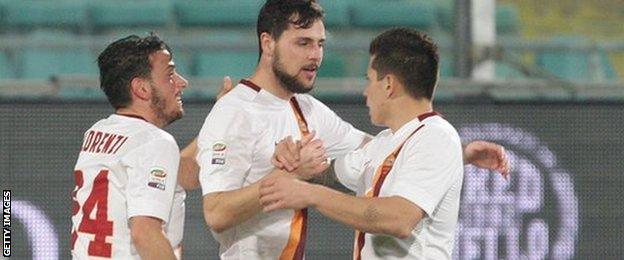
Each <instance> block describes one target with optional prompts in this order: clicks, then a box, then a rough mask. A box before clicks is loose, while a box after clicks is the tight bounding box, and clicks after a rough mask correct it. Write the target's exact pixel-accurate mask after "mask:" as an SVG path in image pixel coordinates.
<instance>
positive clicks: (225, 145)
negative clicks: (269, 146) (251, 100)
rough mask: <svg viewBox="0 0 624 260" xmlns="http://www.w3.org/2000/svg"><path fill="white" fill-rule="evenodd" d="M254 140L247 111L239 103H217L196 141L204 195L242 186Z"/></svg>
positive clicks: (249, 165)
mask: <svg viewBox="0 0 624 260" xmlns="http://www.w3.org/2000/svg"><path fill="white" fill-rule="evenodd" d="M254 140H255V139H254V137H253V134H252V127H251V117H250V116H249V114H248V113H246V112H245V111H244V110H242V109H241V108H239V107H234V106H232V105H227V104H223V103H217V106H215V107H214V108H213V110H212V111H211V112H210V114H208V117H207V118H206V121H205V122H204V125H203V126H202V129H201V131H200V132H199V137H198V141H197V144H198V148H199V152H198V154H197V162H198V164H199V166H200V175H199V182H200V184H201V187H202V193H203V195H206V194H208V193H211V192H219V191H229V190H234V189H239V188H242V187H243V183H244V180H245V178H246V177H247V175H248V174H249V170H250V168H251V160H252V152H253V148H254Z"/></svg>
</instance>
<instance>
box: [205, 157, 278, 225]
mask: <svg viewBox="0 0 624 260" xmlns="http://www.w3.org/2000/svg"><path fill="white" fill-rule="evenodd" d="M285 175H287V173H286V172H284V171H281V170H278V169H276V170H273V171H272V172H271V173H270V174H269V175H267V176H265V177H264V178H263V179H261V180H260V181H258V182H256V183H253V184H251V185H249V186H246V187H243V188H240V189H236V190H231V191H221V192H213V193H208V194H206V195H204V202H203V203H204V219H205V221H206V224H207V225H208V226H210V228H211V229H212V230H213V231H214V232H217V233H220V232H223V231H225V230H227V229H229V228H231V227H233V226H235V225H238V224H240V223H242V222H244V221H246V220H248V219H249V218H251V217H253V216H255V215H256V214H258V213H259V212H261V211H262V206H261V205H260V201H259V197H260V189H259V188H260V183H261V181H262V180H264V179H267V178H271V177H277V176H285Z"/></svg>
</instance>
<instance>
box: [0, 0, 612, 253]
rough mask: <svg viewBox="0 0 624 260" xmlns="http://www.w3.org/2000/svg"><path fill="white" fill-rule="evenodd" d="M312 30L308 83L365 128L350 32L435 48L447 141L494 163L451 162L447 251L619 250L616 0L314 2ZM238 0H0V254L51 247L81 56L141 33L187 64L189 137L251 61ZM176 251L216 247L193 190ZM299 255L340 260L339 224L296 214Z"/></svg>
mask: <svg viewBox="0 0 624 260" xmlns="http://www.w3.org/2000/svg"><path fill="white" fill-rule="evenodd" d="M319 2H320V3H321V5H322V6H323V7H324V9H325V12H326V19H325V25H326V28H327V34H328V41H327V45H326V46H327V47H326V49H325V56H324V60H323V63H322V65H321V69H320V72H319V79H318V80H317V83H316V88H315V90H314V91H313V93H314V95H315V96H316V97H318V98H319V99H321V100H322V101H324V102H325V103H327V104H328V105H329V106H330V107H331V108H332V109H334V110H335V111H336V112H337V113H338V114H339V115H340V116H341V117H342V118H343V119H345V120H346V121H348V122H351V123H352V124H354V125H355V126H356V127H358V128H360V129H362V130H365V131H367V132H369V133H371V134H376V133H377V132H378V131H379V130H380V129H379V128H376V127H373V126H372V125H371V124H370V123H369V119H368V113H367V110H366V107H365V106H364V105H363V104H364V103H363V98H362V95H361V92H362V91H363V88H364V83H365V81H364V73H365V68H366V65H367V62H368V44H369V42H370V41H371V40H372V39H373V38H374V37H375V36H376V35H377V34H379V33H380V32H382V31H383V30H384V29H388V28H391V27H394V26H407V27H413V28H417V29H419V30H422V31H424V32H426V33H427V34H429V35H430V36H431V37H432V38H433V39H434V40H435V41H436V42H437V43H438V44H439V47H440V53H441V72H440V74H441V82H440V84H439V86H438V88H437V90H436V94H435V103H436V107H437V110H439V111H440V112H442V114H443V115H444V116H445V117H446V118H447V119H448V120H449V121H450V122H451V123H453V124H454V125H455V126H456V128H457V129H458V130H459V132H460V135H461V136H462V139H463V141H464V142H465V143H466V142H468V141H470V140H476V139H481V140H490V141H494V142H497V143H500V144H502V145H504V146H505V147H506V149H507V151H508V154H509V157H510V159H511V161H512V166H513V167H512V168H513V170H512V177H511V178H510V180H509V181H506V180H504V179H503V178H502V177H500V176H499V175H497V174H496V173H493V172H489V171H482V170H478V169H475V168H473V167H471V166H467V167H466V177H465V180H464V187H463V193H462V196H463V197H462V208H461V211H460V221H459V228H458V233H457V236H456V243H455V244H456V246H455V250H454V258H456V259H621V256H622V255H624V242H623V241H622V239H621V238H620V233H621V230H624V224H623V223H624V221H621V219H622V218H624V202H622V200H621V194H622V192H623V191H624V188H623V187H624V178H623V171H622V169H623V166H624V163H623V162H622V157H624V151H623V149H622V146H623V145H624V141H623V140H624V130H623V129H624V123H623V121H622V119H621V118H622V114H623V112H624V82H623V79H624V29H623V28H624V27H623V26H622V21H624V3H623V2H622V1H621V0H593V1H582V0H551V1H537V0H498V1H496V0H439V1H425V0H319ZM263 3H264V1H255V0H179V1H173V0H134V1H120V0H20V1H10V0H0V138H1V139H0V187H1V188H2V189H5V190H8V189H10V190H11V191H12V194H11V195H12V223H11V226H10V227H5V228H8V229H10V230H11V241H12V244H11V246H12V247H11V248H12V250H11V254H12V256H11V257H12V258H14V259H67V258H69V234H70V229H71V221H70V215H71V213H70V202H71V191H72V190H73V188H74V182H73V174H72V172H73V166H74V164H75V160H76V158H77V155H78V149H79V146H80V144H81V140H82V134H83V133H84V131H85V130H86V129H88V127H90V126H91V125H92V124H93V122H95V121H97V120H98V119H100V118H103V117H106V116H107V115H108V114H110V113H112V112H113V110H112V108H111V107H110V105H108V103H107V101H106V99H105V97H104V95H103V94H102V93H101V91H100V89H99V82H98V70H97V66H96V57H97V55H98V54H99V52H101V51H102V50H103V49H104V47H105V46H106V45H107V44H109V43H111V42H112V41H113V40H116V39H118V38H120V37H124V36H127V35H129V34H139V35H143V36H144V35H145V34H146V33H147V32H150V31H154V32H156V33H157V34H158V35H160V36H161V37H163V38H164V39H165V41H167V42H168V43H169V45H170V46H171V47H172V49H173V52H174V59H175V62H176V64H177V67H178V70H179V71H180V73H181V74H182V75H184V76H185V77H187V78H188V79H189V80H190V82H191V85H190V88H187V89H186V90H185V91H184V99H185V107H186V110H187V114H186V116H185V118H184V119H182V120H179V121H178V122H176V123H174V124H173V125H171V126H170V127H168V128H167V130H168V131H169V132H170V133H172V134H173V135H174V136H175V137H176V139H177V141H178V144H179V145H180V146H181V147H183V146H185V145H186V144H187V143H188V142H189V141H190V140H192V138H194V136H196V135H197V133H198V132H199V129H200V127H201V125H202V124H203V121H204V118H205V116H206V115H207V114H208V112H209V111H210V108H211V106H212V104H213V103H214V95H215V93H216V92H217V90H218V88H219V87H220V86H221V81H222V78H223V76H225V75H230V76H232V77H233V79H234V80H235V81H237V80H238V79H240V78H243V77H245V76H248V75H250V74H251V73H252V71H253V68H254V67H255V64H256V61H257V40H256V35H255V24H256V18H257V13H258V10H259V8H260V6H261V5H262V4H263ZM186 208H187V216H186V228H185V236H184V245H185V246H184V257H185V258H186V259H217V258H218V254H217V252H218V245H217V244H216V242H215V241H214V239H213V238H212V236H211V234H210V230H208V229H207V227H206V225H205V224H204V221H203V216H202V211H201V192H200V191H189V192H188V197H187V205H186ZM310 219H311V220H310V221H311V223H310V229H309V230H310V231H309V233H308V244H307V251H306V254H307V258H308V259H349V258H350V257H351V251H352V241H353V232H352V231H351V230H350V229H349V228H347V227H345V226H342V225H340V224H338V223H335V222H333V221H330V220H327V219H325V218H323V217H322V216H320V215H319V214H318V213H317V212H315V211H312V213H311V216H310Z"/></svg>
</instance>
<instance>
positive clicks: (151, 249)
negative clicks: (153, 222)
mask: <svg viewBox="0 0 624 260" xmlns="http://www.w3.org/2000/svg"><path fill="white" fill-rule="evenodd" d="M135 247H136V249H137V252H139V255H140V256H141V259H145V260H149V259H154V260H160V259H171V260H175V259H177V258H176V256H175V254H173V248H171V244H169V240H167V238H166V237H165V236H164V234H163V233H162V232H161V233H154V234H152V235H151V236H150V237H148V238H146V239H145V242H139V243H135Z"/></svg>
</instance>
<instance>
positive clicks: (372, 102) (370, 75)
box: [364, 57, 387, 126]
mask: <svg viewBox="0 0 624 260" xmlns="http://www.w3.org/2000/svg"><path fill="white" fill-rule="evenodd" d="M372 61H373V57H371V58H370V60H369V62H368V68H367V69H366V79H367V83H366V89H364V97H366V106H367V107H368V115H369V116H370V120H371V122H372V123H373V125H376V126H385V125H384V121H383V120H384V118H385V116H384V115H385V113H384V101H385V99H386V91H385V88H386V86H387V84H386V80H385V78H382V79H381V80H377V71H376V70H375V69H373V68H372V67H371V63H372Z"/></svg>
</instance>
